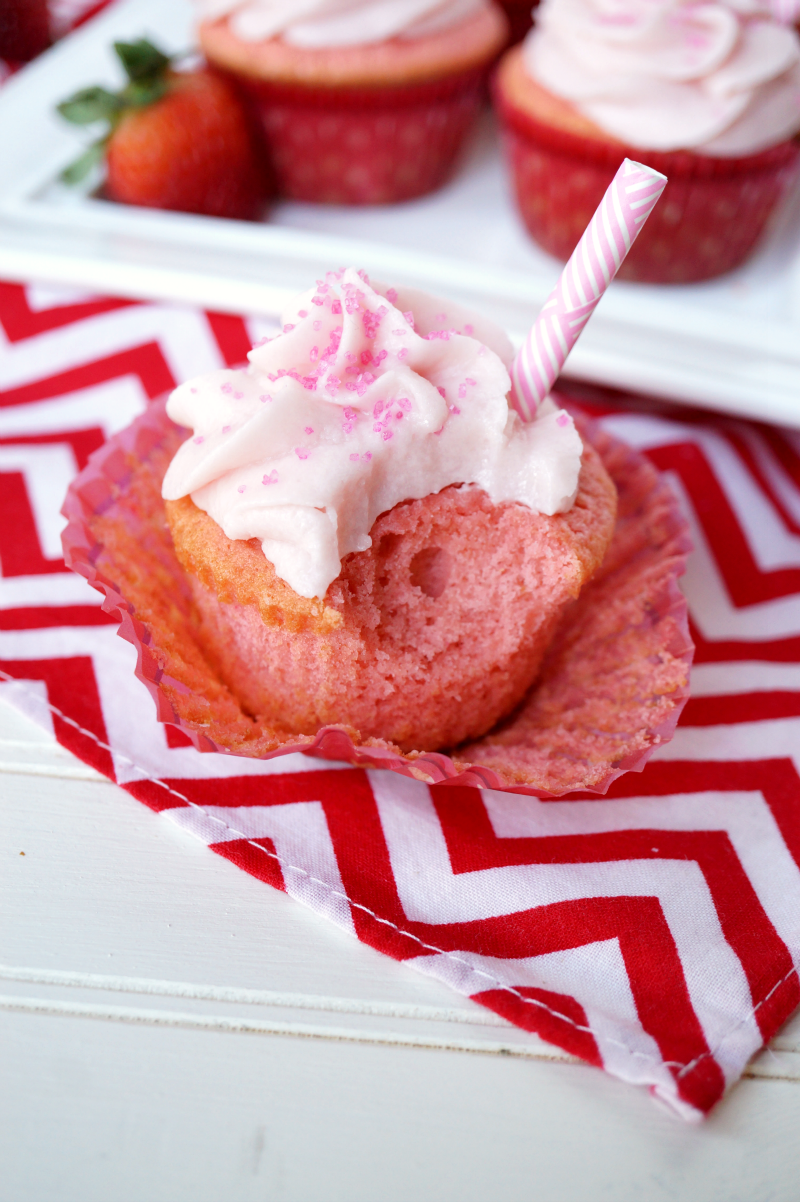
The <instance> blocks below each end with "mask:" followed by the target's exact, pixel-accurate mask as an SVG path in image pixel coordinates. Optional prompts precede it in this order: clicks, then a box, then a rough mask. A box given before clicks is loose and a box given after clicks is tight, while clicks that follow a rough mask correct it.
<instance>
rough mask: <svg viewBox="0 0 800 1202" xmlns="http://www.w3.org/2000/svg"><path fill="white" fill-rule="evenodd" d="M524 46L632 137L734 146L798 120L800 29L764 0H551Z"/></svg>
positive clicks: (648, 144) (671, 145)
mask: <svg viewBox="0 0 800 1202" xmlns="http://www.w3.org/2000/svg"><path fill="white" fill-rule="evenodd" d="M523 55H524V61H525V66H526V69H527V71H528V73H529V74H530V76H531V78H532V79H535V80H536V81H537V82H538V83H540V84H542V86H543V87H545V88H547V90H548V91H550V92H553V93H554V94H555V95H556V96H561V97H563V99H565V100H568V101H570V102H571V103H572V104H573V105H574V106H575V108H577V109H578V110H579V112H581V113H583V114H584V115H585V116H586V117H588V118H589V120H591V121H593V122H594V123H595V125H598V126H599V127H600V128H601V129H603V130H605V131H606V132H607V133H609V134H611V135H612V136H613V137H615V138H618V139H619V140H620V141H622V142H625V143H626V144H627V145H630V146H635V147H639V148H642V149H647V150H680V149H690V150H698V151H702V153H704V154H710V155H719V156H736V155H746V154H754V153H756V152H758V151H760V150H763V149H765V148H766V147H768V146H774V145H776V144H777V143H778V142H782V141H784V140H785V139H787V138H790V137H792V136H793V135H794V134H795V133H797V131H798V130H800V39H798V36H797V33H796V32H795V30H794V29H792V28H789V27H788V26H786V25H784V24H781V23H780V22H779V21H778V20H777V19H776V18H775V16H774V15H773V10H772V9H771V8H769V7H767V5H766V4H765V3H761V2H760V0H712V2H709V3H694V2H691V0H543V3H542V5H541V7H540V8H539V9H538V14H537V21H536V26H535V28H534V29H533V30H532V32H531V33H530V34H529V35H528V38H527V39H526V41H525V44H524V47H523Z"/></svg>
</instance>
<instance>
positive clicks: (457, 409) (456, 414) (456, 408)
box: [447, 405, 461, 417]
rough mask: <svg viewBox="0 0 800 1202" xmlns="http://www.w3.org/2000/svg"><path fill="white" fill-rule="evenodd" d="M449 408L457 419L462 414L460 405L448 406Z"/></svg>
mask: <svg viewBox="0 0 800 1202" xmlns="http://www.w3.org/2000/svg"><path fill="white" fill-rule="evenodd" d="M447 408H448V409H449V410H450V412H451V413H453V414H455V416H456V417H458V415H459V413H460V412H461V410H460V409H459V407H458V405H448V406H447Z"/></svg>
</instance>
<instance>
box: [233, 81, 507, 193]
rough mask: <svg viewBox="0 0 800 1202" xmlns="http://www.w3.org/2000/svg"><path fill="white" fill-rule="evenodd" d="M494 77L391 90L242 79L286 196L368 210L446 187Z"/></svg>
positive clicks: (278, 181)
mask: <svg viewBox="0 0 800 1202" xmlns="http://www.w3.org/2000/svg"><path fill="white" fill-rule="evenodd" d="M486 74H487V69H486V68H484V67H481V68H477V69H473V70H470V71H465V72H460V73H459V74H457V75H451V76H448V77H446V78H444V79H441V80H435V81H429V82H425V83H417V84H407V85H403V86H387V87H345V86H343V87H312V86H308V85H300V84H282V83H277V82H270V81H261V80H255V79H249V78H245V77H244V76H238V77H237V82H238V84H239V86H240V87H241V88H243V89H244V90H245V91H246V93H247V94H248V95H249V97H250V100H251V103H252V105H253V107H254V110H255V112H256V115H257V117H258V119H259V122H260V124H261V127H262V129H263V131H264V135H265V138H266V143H267V147H268V150H269V154H270V158H271V161H272V166H273V170H274V173H275V177H276V180H277V183H278V188H279V190H280V192H281V193H282V194H283V195H284V196H287V197H290V198H291V199H293V200H305V201H314V202H318V203H323V204H347V205H368V204H388V203H393V202H396V201H401V200H410V199H412V198H413V197H415V196H422V195H424V194H425V193H426V192H432V191H433V190H434V189H435V188H438V187H440V185H441V184H443V183H444V182H445V180H446V179H447V177H448V175H449V173H450V171H451V169H452V167H453V164H454V162H455V159H456V156H457V154H458V151H459V150H460V148H461V145H462V143H463V141H464V138H465V135H466V134H467V132H468V130H469V128H470V126H471V125H472V123H473V121H474V119H475V116H476V114H477V111H478V107H479V105H480V102H481V97H482V95H483V88H484V83H485V79H486Z"/></svg>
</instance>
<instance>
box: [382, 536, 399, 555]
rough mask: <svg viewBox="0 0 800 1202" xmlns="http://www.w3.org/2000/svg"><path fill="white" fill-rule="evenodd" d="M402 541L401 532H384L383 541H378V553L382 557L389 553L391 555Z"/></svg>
mask: <svg viewBox="0 0 800 1202" xmlns="http://www.w3.org/2000/svg"><path fill="white" fill-rule="evenodd" d="M399 542H400V535H399V534H384V536H383V538H382V539H381V541H380V542H379V543H378V554H379V555H380V556H381V558H382V559H385V558H386V556H387V555H391V553H392V551H394V549H395V547H396V546H397V544H398V543H399Z"/></svg>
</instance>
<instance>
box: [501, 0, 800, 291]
mask: <svg viewBox="0 0 800 1202" xmlns="http://www.w3.org/2000/svg"><path fill="white" fill-rule="evenodd" d="M494 93H495V99H496V103H497V107H498V110H499V113H500V117H501V120H502V122H503V124H504V126H505V130H506V135H507V144H508V150H509V156H510V162H511V171H512V175H513V180H514V187H515V192H516V198H517V203H518V206H519V210H520V213H521V215H522V218H523V220H524V222H525V225H526V226H527V228H528V230H529V232H530V233H531V235H532V236H533V238H534V239H535V240H536V241H537V242H538V243H539V244H540V245H541V246H542V247H543V248H544V249H545V250H546V251H548V252H549V253H550V254H552V255H554V256H556V257H557V258H560V259H567V258H568V257H569V255H570V254H571V253H572V251H573V249H574V248H575V245H576V244H577V242H578V240H579V238H580V235H581V234H582V233H583V230H584V229H585V227H586V225H587V224H588V221H589V219H590V217H591V215H592V213H593V212H594V210H595V208H596V207H597V205H598V204H599V202H600V199H601V197H602V196H603V193H604V192H605V189H606V188H607V187H608V184H609V183H610V182H611V179H612V177H613V175H614V173H615V171H616V170H617V168H618V167H619V164H620V162H621V161H622V159H623V158H626V157H630V158H633V159H639V160H643V161H646V162H647V163H648V165H649V166H651V167H653V168H655V169H656V170H657V171H660V172H662V173H663V174H664V175H666V176H667V177H668V179H669V183H668V184H667V188H666V190H665V192H664V197H663V199H662V201H661V203H660V204H659V206H658V207H657V209H656V210H655V212H654V213H653V215H652V216H651V217H650V219H649V221H648V223H647V226H646V228H645V229H644V231H643V232H642V234H641V236H640V237H639V238H638V240H637V242H636V244H635V246H634V247H633V248H632V250H631V252H630V253H629V255H628V257H627V258H626V260H625V262H624V264H623V266H622V268H621V270H620V272H619V276H620V278H621V279H628V280H640V281H647V282H652V283H689V282H692V281H697V280H704V279H709V278H711V277H713V276H717V275H720V274H722V273H723V272H726V271H730V270H732V269H733V268H734V267H737V266H738V265H739V264H740V263H742V262H743V261H744V260H745V259H746V258H747V256H748V255H749V253H750V252H751V250H752V248H753V246H754V244H755V243H756V241H757V240H758V238H759V235H760V234H761V233H762V231H763V229H764V226H765V224H766V222H767V220H768V218H769V216H770V214H771V213H772V212H773V210H774V209H775V206H776V204H777V203H778V202H779V200H780V199H781V197H782V196H783V194H784V192H785V190H786V188H787V186H788V185H789V183H791V181H792V180H793V179H794V178H795V176H796V172H797V162H798V151H799V149H800V147H799V146H798V142H797V139H796V135H797V133H798V131H799V130H800V39H799V38H798V35H797V33H796V31H795V30H794V29H793V28H791V27H789V26H788V25H784V24H781V23H779V22H778V21H777V20H776V19H775V18H774V17H773V16H772V15H771V12H770V10H769V9H768V8H767V7H766V5H763V4H761V3H759V0H747V3H734V2H733V0H730V2H729V0H717V2H716V3H710V4H703V5H696V4H692V3H686V2H683V0H656V3H646V2H645V0H624V2H623V3H621V4H619V5H612V6H610V7H609V5H608V4H607V3H604V0H543V3H542V4H541V6H540V7H539V9H537V14H536V25H535V28H534V29H533V30H532V32H531V33H530V34H529V35H528V37H527V38H526V40H525V42H524V43H523V44H522V46H519V47H515V48H513V49H512V50H511V51H509V52H508V53H507V54H506V55H505V56H504V58H503V59H502V61H501V64H500V66H499V68H498V72H497V75H496V79H495V88H494Z"/></svg>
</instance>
